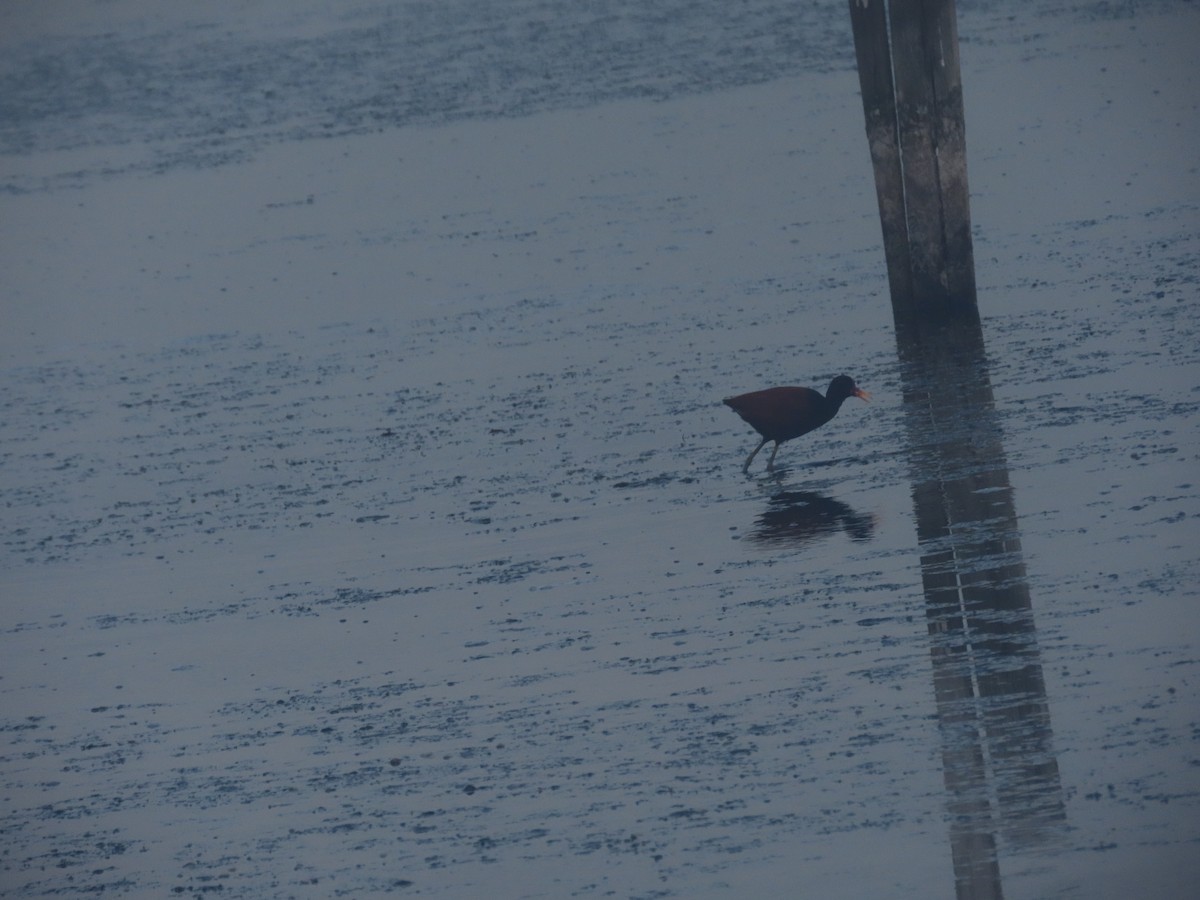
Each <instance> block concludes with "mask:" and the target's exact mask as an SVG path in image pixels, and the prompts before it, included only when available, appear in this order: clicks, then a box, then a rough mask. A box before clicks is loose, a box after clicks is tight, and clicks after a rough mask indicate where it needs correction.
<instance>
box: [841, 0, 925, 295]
mask: <svg viewBox="0 0 1200 900" xmlns="http://www.w3.org/2000/svg"><path fill="white" fill-rule="evenodd" d="M884 2H885V0H850V23H851V27H852V29H853V31H854V53H855V57H856V58H857V61H858V83H859V86H860V88H861V89H862V98H863V112H864V113H865V115H866V120H867V144H868V146H869V147H870V151H871V164H872V167H873V168H874V171H875V197H876V199H877V201H878V202H879V218H880V222H881V224H882V226H883V252H884V257H885V258H886V260H887V269H888V287H889V289H890V292H891V295H892V303H893V304H896V305H899V306H904V307H906V308H908V307H911V305H912V302H913V296H912V273H911V269H912V263H911V261H910V258H909V247H908V228H907V226H906V224H905V218H906V216H905V211H904V170H903V168H902V167H901V165H900V137H899V135H898V134H897V131H896V93H895V85H894V83H893V81H892V51H891V47H890V45H889V43H888V29H887V10H886V9H885V8H884Z"/></svg>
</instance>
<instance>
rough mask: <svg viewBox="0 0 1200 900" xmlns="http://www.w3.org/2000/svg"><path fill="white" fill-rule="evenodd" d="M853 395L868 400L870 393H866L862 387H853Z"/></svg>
mask: <svg viewBox="0 0 1200 900" xmlns="http://www.w3.org/2000/svg"><path fill="white" fill-rule="evenodd" d="M854 396H855V397H857V398H858V399H859V400H867V401H869V400H870V399H871V395H870V394H868V393H867V392H866V391H864V390H863V389H862V388H855V389H854Z"/></svg>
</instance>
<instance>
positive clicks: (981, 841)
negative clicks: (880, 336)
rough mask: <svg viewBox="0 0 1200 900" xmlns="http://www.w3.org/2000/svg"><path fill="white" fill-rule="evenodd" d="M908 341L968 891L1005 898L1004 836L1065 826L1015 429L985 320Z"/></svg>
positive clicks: (912, 426)
mask: <svg viewBox="0 0 1200 900" xmlns="http://www.w3.org/2000/svg"><path fill="white" fill-rule="evenodd" d="M897 346H898V349H899V354H900V361H901V372H902V379H903V391H904V405H905V411H906V415H905V422H906V428H907V432H908V443H909V451H910V456H911V469H912V479H913V506H914V509H915V512H916V519H917V539H918V544H919V547H920V552H921V577H922V582H923V585H924V591H925V603H926V616H927V619H928V626H929V636H930V654H931V656H932V661H933V681H934V694H935V699H936V703H937V710H938V721H939V729H940V731H941V740H942V763H943V774H944V779H945V785H946V792H947V795H948V808H949V818H950V845H951V853H952V857H953V861H954V876H955V883H956V889H957V895H958V897H959V898H971V900H981V898H991V897H1001V896H1003V890H1002V884H1001V871H1000V861H999V857H998V845H1000V844H1003V846H1005V847H1007V848H1009V849H1022V848H1030V847H1034V846H1037V845H1039V844H1043V843H1046V842H1048V841H1052V840H1053V839H1054V836H1055V834H1056V833H1057V832H1058V830H1059V828H1060V827H1061V824H1062V823H1063V821H1064V807H1063V800H1062V789H1061V784H1060V782H1059V775H1058V762H1057V760H1056V758H1055V756H1054V751H1053V746H1052V744H1053V741H1052V733H1051V725H1050V710H1049V706H1048V704H1047V702H1046V691H1045V684H1044V682H1043V678H1042V666H1041V657H1040V654H1039V651H1038V644H1037V634H1036V629H1035V623H1034V616H1033V604H1032V602H1031V598H1030V594H1029V586H1028V584H1027V582H1026V578H1025V564H1024V561H1023V559H1022V555H1021V543H1020V535H1019V528H1018V524H1017V515H1016V511H1015V506H1014V503H1013V495H1012V488H1011V486H1010V485H1009V480H1008V468H1007V463H1006V461H1005V456H1004V448H1003V444H1002V435H1001V432H1000V427H999V423H998V421H997V417H996V412H995V408H994V403H993V397H992V386H991V381H990V379H989V377H988V369H987V364H986V358H985V355H984V349H983V336H982V332H981V330H980V325H979V321H978V319H977V318H975V317H974V316H966V317H964V318H963V320H961V321H954V322H947V323H941V324H939V325H937V326H920V327H911V326H910V327H905V326H903V325H900V324H899V323H898V327H897Z"/></svg>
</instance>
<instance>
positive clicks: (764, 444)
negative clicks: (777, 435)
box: [742, 438, 779, 472]
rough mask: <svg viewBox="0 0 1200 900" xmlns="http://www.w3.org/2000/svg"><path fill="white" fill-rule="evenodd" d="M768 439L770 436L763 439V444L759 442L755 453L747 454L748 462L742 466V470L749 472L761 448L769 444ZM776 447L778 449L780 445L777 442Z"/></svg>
mask: <svg viewBox="0 0 1200 900" xmlns="http://www.w3.org/2000/svg"><path fill="white" fill-rule="evenodd" d="M768 440H769V438H763V439H762V443H761V444H759V445H758V446H757V447H755V448H754V452H753V453H751V454H750V455H749V456H747V457H746V464H745V465H744V466H742V471H743V472H749V471H750V463H752V462H754V457H756V456H758V451H759V450H761V449H762V448H763V447H765V446H767V441H768ZM775 449H776V450H778V449H779V445H778V444H776V445H775ZM771 458H772V459H774V455H772V457H771Z"/></svg>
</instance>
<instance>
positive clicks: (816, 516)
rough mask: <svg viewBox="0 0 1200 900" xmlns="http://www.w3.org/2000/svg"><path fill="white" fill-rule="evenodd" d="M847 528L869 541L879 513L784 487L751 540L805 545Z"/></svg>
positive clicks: (757, 523)
mask: <svg viewBox="0 0 1200 900" xmlns="http://www.w3.org/2000/svg"><path fill="white" fill-rule="evenodd" d="M839 531H844V532H846V534H847V535H848V536H849V538H850V540H852V541H869V540H870V539H871V537H872V536H873V534H874V532H875V517H874V516H871V515H865V514H863V513H860V512H857V511H856V510H854V509H853V508H852V507H850V506H847V505H846V504H845V503H842V502H841V501H840V500H834V499H833V498H832V497H826V496H824V495H822V494H817V493H813V492H812V491H783V492H781V493H778V494H776V495H775V496H774V497H772V498H771V500H770V503H769V504H768V506H767V510H766V512H764V513H763V514H762V515H760V516H759V517H758V519H757V520H755V524H754V530H753V531H751V532H750V540H752V541H754V542H755V543H756V544H764V545H768V546H791V547H802V546H805V545H806V544H811V543H814V542H816V541H819V540H821V539H822V538H827V537H830V536H832V535H834V534H836V533H837V532H839Z"/></svg>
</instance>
